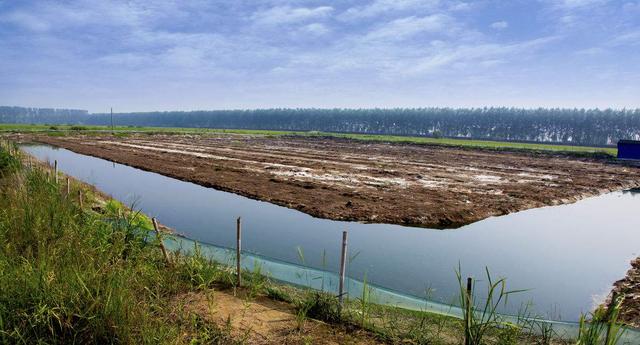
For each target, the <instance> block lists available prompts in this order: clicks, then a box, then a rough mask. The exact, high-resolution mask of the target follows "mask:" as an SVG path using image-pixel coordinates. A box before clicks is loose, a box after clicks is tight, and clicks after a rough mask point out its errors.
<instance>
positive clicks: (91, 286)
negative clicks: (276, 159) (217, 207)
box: [0, 148, 604, 345]
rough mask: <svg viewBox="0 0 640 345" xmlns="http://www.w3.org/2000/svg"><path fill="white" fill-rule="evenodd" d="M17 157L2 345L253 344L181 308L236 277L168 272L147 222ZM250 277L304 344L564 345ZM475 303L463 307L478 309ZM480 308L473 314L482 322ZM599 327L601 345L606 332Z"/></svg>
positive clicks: (470, 320) (3, 207)
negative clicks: (291, 320)
mask: <svg viewBox="0 0 640 345" xmlns="http://www.w3.org/2000/svg"><path fill="white" fill-rule="evenodd" d="M12 152H14V149H13V148H10V149H6V148H0V287H2V288H1V289H0V342H2V343H9V344H14V343H23V344H32V343H60V344H63V343H64V344H66V343H101V344H102V343H124V344H134V343H135V344H139V343H153V344H157V343H162V344H168V343H171V344H187V343H190V344H199V343H208V344H209V343H212V344H239V343H247V342H246V339H244V338H242V337H236V336H235V335H233V334H232V332H231V331H230V330H229V329H228V328H225V327H224V326H221V325H219V324H216V323H211V322H206V321H205V320H204V319H203V318H202V315H199V314H197V313H192V312H189V311H186V309H185V308H182V307H181V306H180V305H179V304H177V303H176V302H175V301H176V298H177V297H178V296H180V295H183V294H185V293H188V292H193V293H202V294H208V293H210V292H211V291H214V290H218V291H219V290H224V291H232V292H233V293H236V292H239V291H240V290H235V289H234V288H233V285H234V281H235V278H234V272H233V270H232V269H230V268H229V267H227V266H224V265H221V264H219V263H216V262H213V261H211V260H208V259H207V258H205V257H203V256H202V255H200V254H199V252H198V251H197V250H196V251H195V253H194V254H193V255H189V256H186V255H183V254H180V253H173V254H171V262H170V263H167V262H166V261H165V258H164V256H163V255H162V252H161V251H160V250H159V244H160V242H159V241H158V240H157V237H156V236H155V234H154V232H153V231H152V225H151V222H150V220H149V219H148V218H147V217H146V216H144V215H143V214H140V213H137V212H133V211H131V210H129V209H127V208H126V207H124V206H123V205H121V204H120V203H118V202H117V201H114V200H109V199H108V198H105V197H104V196H102V195H100V193H99V192H97V191H95V190H93V189H92V188H90V187H89V186H87V185H84V184H81V183H78V182H73V183H72V185H71V191H70V193H69V194H67V192H66V185H65V183H62V182H60V183H58V182H56V179H55V178H54V177H53V176H52V172H51V170H50V169H49V168H48V167H47V166H45V165H39V164H33V165H31V166H30V164H25V163H23V161H24V158H23V157H20V154H19V153H17V154H13V153H12ZM59 180H60V181H63V180H64V181H65V182H66V179H64V178H63V176H61V178H60V179H59ZM79 194H81V195H82V196H83V199H82V200H83V203H82V207H81V206H80V203H79V198H78V195H79ZM243 276H244V279H243V280H244V282H245V285H244V287H243V289H242V294H241V295H243V296H245V297H243V298H247V300H251V299H254V298H256V297H258V296H266V297H269V298H271V299H273V300H281V301H285V302H286V303H288V304H289V305H291V306H293V308H294V310H295V311H296V322H297V325H296V326H295V327H294V329H292V330H291V332H301V333H304V332H305V327H306V326H305V324H306V323H307V322H308V320H310V319H315V320H322V321H324V322H326V323H329V324H331V325H332V327H336V328H340V329H344V330H346V331H350V330H362V329H364V330H367V332H368V334H372V335H374V336H375V337H376V338H377V339H379V340H380V341H383V342H386V343H390V344H407V343H408V344H451V345H454V344H461V343H463V337H464V334H465V325H471V326H469V327H470V328H471V330H470V334H472V335H473V336H474V339H475V341H474V342H473V343H472V344H478V345H479V344H504V345H508V344H552V343H554V344H558V343H562V342H560V341H558V340H554V339H553V334H552V333H551V332H550V331H548V335H547V336H544V337H541V336H534V335H532V334H531V333H532V332H533V331H534V330H535V329H536V327H543V326H541V325H538V324H534V323H531V322H525V321H523V322H522V323H518V324H506V323H503V322H501V321H500V320H499V319H498V318H496V316H495V314H494V313H492V312H491V311H489V313H484V314H483V317H482V318H478V317H477V316H475V315H476V314H474V313H470V314H468V317H467V319H465V320H459V319H456V318H451V317H446V316H441V315H437V314H429V313H424V312H415V311H407V310H403V309H400V308H394V307H388V306H380V305H376V304H374V303H372V300H371V296H370V294H369V293H368V289H367V288H366V287H365V289H364V292H363V294H362V295H361V296H350V297H351V298H350V300H349V301H348V302H347V303H346V305H345V306H344V307H342V308H341V307H340V305H339V304H338V302H337V298H336V296H333V295H330V294H328V293H323V292H317V291H310V290H304V289H299V288H292V287H289V286H283V285H280V284H277V283H275V282H272V281H270V280H269V279H268V278H267V277H266V276H264V275H263V274H261V272H260V271H259V270H257V271H253V272H243ZM502 283H503V281H502V280H499V281H497V282H496V291H497V292H496V294H495V295H494V297H491V296H489V298H488V299H487V297H483V299H480V298H478V301H479V302H480V303H484V301H485V300H486V301H491V298H494V300H493V301H494V302H496V303H500V298H502V297H503V296H502V294H503V292H504V291H506V290H504V289H503V288H504V285H501V284H502ZM461 288H462V282H461ZM461 291H462V290H461ZM461 294H462V295H464V292H462V293H461ZM469 297H470V298H469V299H462V302H461V305H463V306H464V305H465V301H471V300H475V297H474V296H469ZM472 304H473V303H472ZM478 308H479V309H476V307H475V306H473V305H472V306H470V307H469V308H468V309H469V310H470V311H478V312H482V311H483V310H482V307H481V306H480V307H478ZM485 308H486V307H485ZM599 325H601V324H599ZM598 327H600V328H601V329H600V330H599V332H600V333H596V331H597V330H596V331H593V333H594V334H595V335H591V337H592V338H593V337H596V339H597V337H598V336H600V335H601V334H602V332H604V328H602V326H598ZM587 329H589V330H590V329H591V328H590V327H589V326H588V325H587V326H585V330H587ZM471 332H472V333H471ZM311 343H313V342H311ZM595 343H597V342H594V343H593V344H595ZM582 344H591V343H589V342H583V343H582Z"/></svg>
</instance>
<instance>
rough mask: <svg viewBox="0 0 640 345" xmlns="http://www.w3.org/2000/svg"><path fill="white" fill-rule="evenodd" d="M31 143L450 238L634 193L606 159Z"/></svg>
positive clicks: (294, 144) (184, 139) (127, 141)
mask: <svg viewBox="0 0 640 345" xmlns="http://www.w3.org/2000/svg"><path fill="white" fill-rule="evenodd" d="M25 139H26V140H35V141H39V142H43V143H48V144H52V145H56V146H60V147H64V148H67V149H69V150H72V151H75V152H78V153H82V154H87V155H92V156H96V157H101V158H105V159H109V160H111V161H115V162H118V163H122V164H126V165H130V166H134V167H138V168H141V169H145V170H149V171H153V172H157V173H161V174H163V175H167V176H171V177H175V178H178V179H181V180H185V181H190V182H194V183H197V184H200V185H203V186H207V187H213V188H216V189H220V190H224V191H229V192H233V193H237V194H240V195H244V196H247V197H250V198H254V199H258V200H264V201H269V202H272V203H275V204H278V205H282V206H286V207H290V208H294V209H297V210H300V211H302V212H305V213H308V214H310V215H312V216H316V217H322V218H330V219H337V220H355V221H364V222H375V223H394V224H403V225H412V226H421V227H430V228H456V227H459V226H462V225H465V224H469V223H472V222H475V221H478V220H482V219H485V218H487V217H491V216H500V215H504V214H508V213H511V212H516V211H521V210H525V209H530V208H535V207H541V206H546V205H558V204H566V203H571V202H575V201H577V200H579V199H582V198H585V197H589V196H595V195H599V194H603V193H606V192H610V191H616V190H622V189H626V188H632V187H639V186H640V174H638V171H639V170H638V169H637V168H633V167H628V166H623V165H617V164H610V163H609V162H608V161H606V160H603V159H591V158H576V157H566V156H561V155H551V154H539V153H523V152H504V151H489V150H478V149H468V148H454V147H443V146H428V145H408V144H390V143H379V142H376V143H372V142H363V141H352V140H345V139H336V138H318V137H268V136H252V135H231V134H220V135H212V136H209V135H208V136H204V135H203V136H198V135H134V136H130V137H125V138H115V137H111V136H68V137H51V136H44V135H41V136H34V137H28V138H22V140H25Z"/></svg>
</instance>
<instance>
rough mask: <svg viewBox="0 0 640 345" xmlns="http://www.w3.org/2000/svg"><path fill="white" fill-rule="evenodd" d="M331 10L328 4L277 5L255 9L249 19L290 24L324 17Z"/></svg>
mask: <svg viewBox="0 0 640 345" xmlns="http://www.w3.org/2000/svg"><path fill="white" fill-rule="evenodd" d="M331 12H333V7H330V6H320V7H315V8H307V7H297V8H295V7H290V6H277V7H272V8H269V9H267V10H262V11H257V12H255V13H253V14H252V15H251V19H252V20H253V21H254V22H255V23H256V24H260V25H278V24H290V23H299V22H304V21H307V20H317V19H322V18H326V17H328V16H329V15H330V14H331Z"/></svg>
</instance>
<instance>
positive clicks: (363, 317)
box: [358, 272, 371, 328]
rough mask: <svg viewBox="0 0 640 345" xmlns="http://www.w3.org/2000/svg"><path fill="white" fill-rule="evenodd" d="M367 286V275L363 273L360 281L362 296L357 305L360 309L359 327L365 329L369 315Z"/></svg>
mask: <svg viewBox="0 0 640 345" xmlns="http://www.w3.org/2000/svg"><path fill="white" fill-rule="evenodd" d="M370 294H371V291H370V290H369V285H368V284H367V273H366V272H365V273H364V278H363V279H362V295H361V296H360V298H359V299H358V305H359V307H360V327H362V328H365V327H366V325H367V317H368V315H369V303H370Z"/></svg>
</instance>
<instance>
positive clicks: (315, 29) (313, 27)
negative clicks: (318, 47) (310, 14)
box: [300, 23, 330, 36]
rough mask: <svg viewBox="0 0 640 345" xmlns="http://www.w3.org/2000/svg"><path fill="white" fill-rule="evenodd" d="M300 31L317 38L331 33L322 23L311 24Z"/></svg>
mask: <svg viewBox="0 0 640 345" xmlns="http://www.w3.org/2000/svg"><path fill="white" fill-rule="evenodd" d="M300 30H301V31H302V32H303V33H308V34H311V35H315V36H322V35H325V34H327V33H328V32H329V31H330V30H329V28H327V26H326V25H324V24H321V23H311V24H309V25H305V26H303V27H302V28H301V29H300Z"/></svg>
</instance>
